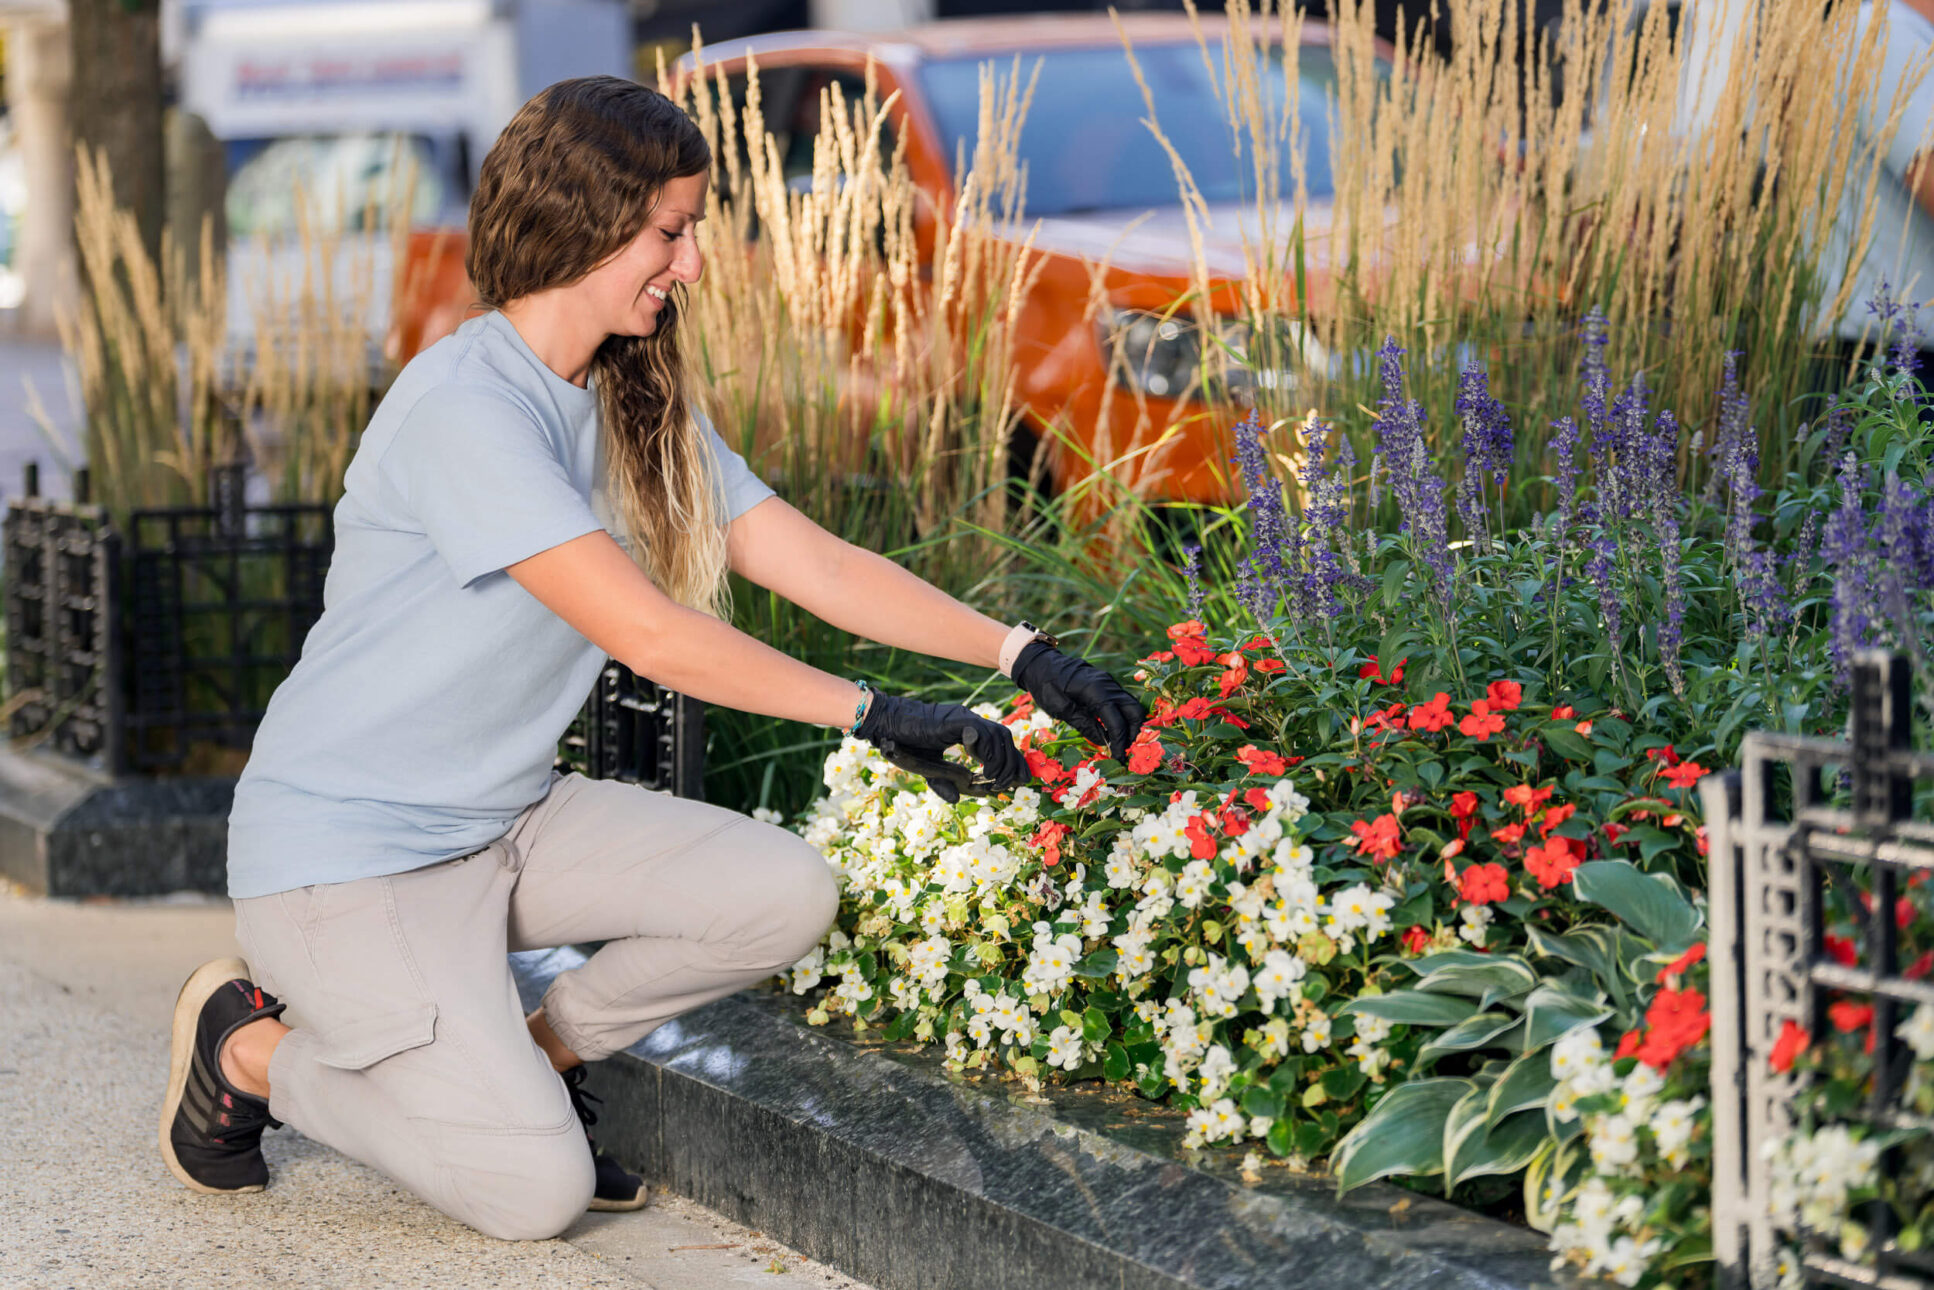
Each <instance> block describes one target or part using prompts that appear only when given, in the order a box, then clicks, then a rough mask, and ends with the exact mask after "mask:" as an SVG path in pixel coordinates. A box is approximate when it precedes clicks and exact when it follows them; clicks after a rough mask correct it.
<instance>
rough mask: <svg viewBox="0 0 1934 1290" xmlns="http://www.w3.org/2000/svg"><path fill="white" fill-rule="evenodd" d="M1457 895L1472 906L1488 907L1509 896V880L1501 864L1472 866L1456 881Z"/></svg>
mask: <svg viewBox="0 0 1934 1290" xmlns="http://www.w3.org/2000/svg"><path fill="white" fill-rule="evenodd" d="M1457 894H1458V895H1460V896H1462V897H1463V898H1464V899H1465V900H1467V901H1469V902H1470V903H1471V904H1473V905H1488V904H1490V903H1491V902H1492V901H1494V900H1503V899H1505V898H1506V897H1508V896H1509V895H1510V894H1511V879H1510V877H1509V875H1507V874H1506V873H1505V872H1504V866H1503V865H1501V864H1474V865H1472V866H1471V867H1470V868H1468V869H1466V870H1465V871H1464V876H1463V877H1462V878H1460V879H1459V880H1458V885H1457Z"/></svg>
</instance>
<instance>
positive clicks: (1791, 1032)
mask: <svg viewBox="0 0 1934 1290" xmlns="http://www.w3.org/2000/svg"><path fill="white" fill-rule="evenodd" d="M1812 1042H1813V1036H1811V1035H1809V1034H1807V1033H1806V1028H1805V1027H1803V1026H1801V1025H1800V1023H1799V1022H1797V1021H1792V1020H1788V1021H1785V1022H1782V1023H1781V1024H1780V1037H1779V1038H1778V1039H1775V1040H1774V1041H1773V1052H1772V1056H1771V1058H1770V1062H1771V1065H1772V1067H1773V1069H1774V1070H1776V1071H1779V1072H1780V1073H1781V1074H1785V1073H1786V1072H1787V1071H1790V1070H1792V1069H1793V1059H1794V1058H1795V1057H1798V1056H1799V1055H1800V1054H1801V1053H1803V1052H1805V1051H1806V1049H1807V1045H1809V1044H1811V1043H1812Z"/></svg>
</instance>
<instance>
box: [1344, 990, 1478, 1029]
mask: <svg viewBox="0 0 1934 1290" xmlns="http://www.w3.org/2000/svg"><path fill="white" fill-rule="evenodd" d="M1338 1011H1339V1012H1343V1013H1353V1014H1355V1015H1357V1016H1363V1017H1381V1018H1383V1019H1384V1020H1385V1021H1394V1022H1398V1023H1400V1024H1402V1025H1406V1026H1454V1025H1456V1024H1457V1023H1458V1022H1460V1021H1463V1020H1464V1019H1465V1018H1467V1017H1469V1016H1471V1015H1472V1014H1473V1013H1475V1012H1476V1011H1477V1005H1476V1004H1474V1003H1471V1002H1469V1001H1468V1000H1465V999H1460V998H1458V997H1457V996H1456V995H1452V994H1432V993H1426V992H1425V991H1423V990H1394V991H1392V992H1391V993H1389V994H1371V995H1364V996H1363V997H1361V998H1357V999H1352V1000H1351V1001H1350V1002H1348V1003H1346V1004H1344V1005H1343V1007H1342V1008H1340V1009H1339V1010H1338Z"/></svg>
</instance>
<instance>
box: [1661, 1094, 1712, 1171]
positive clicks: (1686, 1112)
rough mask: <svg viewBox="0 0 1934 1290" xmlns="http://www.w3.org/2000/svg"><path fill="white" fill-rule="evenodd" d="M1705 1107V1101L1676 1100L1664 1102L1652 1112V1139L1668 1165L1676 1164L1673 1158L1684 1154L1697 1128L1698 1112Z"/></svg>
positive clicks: (1694, 1099)
mask: <svg viewBox="0 0 1934 1290" xmlns="http://www.w3.org/2000/svg"><path fill="white" fill-rule="evenodd" d="M1705 1105H1706V1099H1705V1098H1703V1097H1695V1098H1693V1099H1692V1100H1690V1101H1686V1100H1684V1099H1677V1100H1674V1101H1671V1102H1664V1103H1661V1104H1660V1105H1659V1108H1658V1109H1657V1110H1655V1111H1653V1112H1652V1138H1653V1141H1655V1142H1656V1143H1657V1144H1658V1147H1659V1154H1660V1155H1662V1156H1664V1157H1665V1158H1666V1160H1667V1162H1668V1163H1676V1162H1675V1161H1674V1157H1676V1156H1681V1155H1683V1154H1684V1152H1685V1148H1686V1144H1687V1143H1689V1142H1691V1141H1692V1134H1693V1131H1694V1130H1695V1129H1697V1128H1698V1127H1699V1119H1698V1116H1699V1112H1700V1110H1701V1109H1702V1108H1703V1107H1704V1106H1705Z"/></svg>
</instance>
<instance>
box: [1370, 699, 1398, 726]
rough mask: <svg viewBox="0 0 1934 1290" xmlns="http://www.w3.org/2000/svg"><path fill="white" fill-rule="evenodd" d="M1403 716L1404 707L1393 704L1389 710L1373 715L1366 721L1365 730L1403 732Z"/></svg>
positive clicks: (1384, 709) (1385, 709)
mask: <svg viewBox="0 0 1934 1290" xmlns="http://www.w3.org/2000/svg"><path fill="white" fill-rule="evenodd" d="M1403 714H1404V705H1403V704H1401V703H1393V704H1391V705H1390V706H1389V707H1387V708H1383V709H1380V710H1378V711H1376V712H1373V713H1371V714H1370V716H1369V717H1368V718H1367V719H1366V720H1365V721H1364V723H1363V728H1364V729H1365V730H1393V731H1394V730H1402V729H1403Z"/></svg>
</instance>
